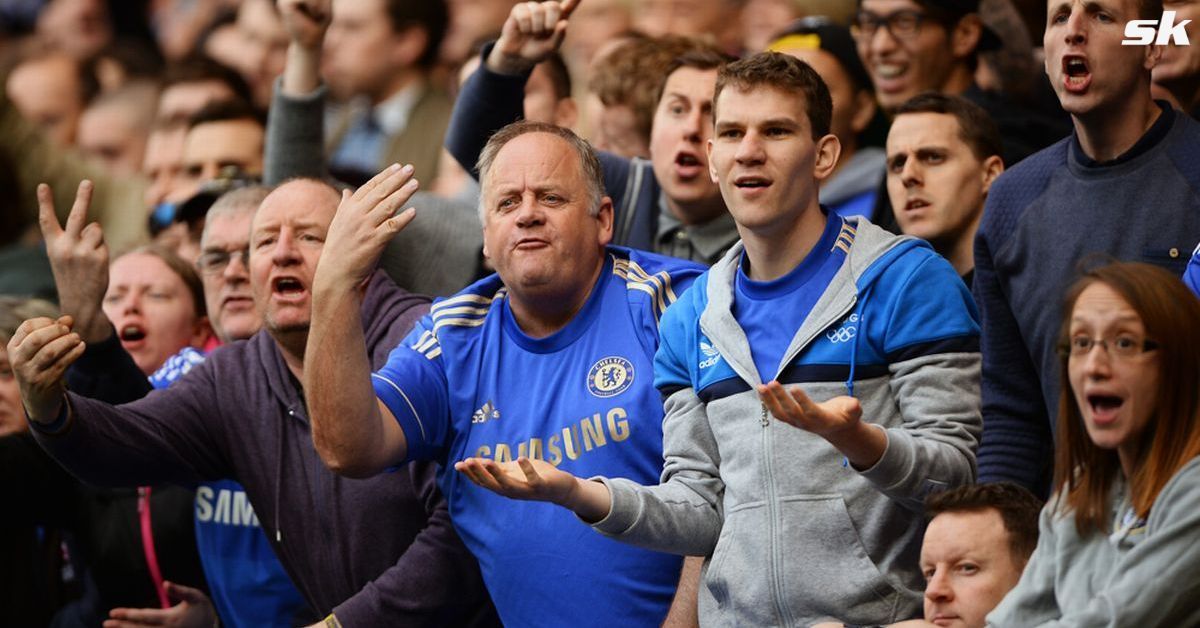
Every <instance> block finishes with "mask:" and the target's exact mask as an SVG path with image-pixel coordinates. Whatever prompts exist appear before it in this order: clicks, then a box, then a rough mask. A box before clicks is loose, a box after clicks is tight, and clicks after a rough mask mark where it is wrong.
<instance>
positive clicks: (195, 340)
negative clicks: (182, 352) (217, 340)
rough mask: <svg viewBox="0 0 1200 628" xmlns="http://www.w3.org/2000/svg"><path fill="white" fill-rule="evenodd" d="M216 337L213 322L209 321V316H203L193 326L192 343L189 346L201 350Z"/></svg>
mask: <svg viewBox="0 0 1200 628" xmlns="http://www.w3.org/2000/svg"><path fill="white" fill-rule="evenodd" d="M214 335H216V332H215V331H214V330H213V326H212V322H211V321H209V320H208V317H207V316H201V317H200V318H198V319H196V322H195V324H193V325H192V341H191V342H190V343H189V344H190V345H191V346H192V347H193V348H195V349H199V348H201V347H203V346H204V345H206V344H208V339H209V338H212V337H213V336H214Z"/></svg>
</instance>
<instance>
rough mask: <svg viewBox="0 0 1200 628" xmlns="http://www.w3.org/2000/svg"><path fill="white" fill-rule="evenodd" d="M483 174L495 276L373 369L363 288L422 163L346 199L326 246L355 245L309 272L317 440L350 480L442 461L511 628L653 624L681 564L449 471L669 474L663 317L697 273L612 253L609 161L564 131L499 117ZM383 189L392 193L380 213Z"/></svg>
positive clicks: (663, 611)
mask: <svg viewBox="0 0 1200 628" xmlns="http://www.w3.org/2000/svg"><path fill="white" fill-rule="evenodd" d="M479 169H480V173H481V175H480V181H481V182H482V188H483V189H482V196H481V204H480V214H481V218H482V221H483V240H484V255H485V256H487V258H488V259H490V260H491V262H492V264H493V265H494V266H495V268H496V271H497V274H495V275H492V276H490V277H487V278H485V279H482V280H480V281H479V282H476V283H475V284H473V285H471V286H469V287H467V288H466V289H465V290H463V291H462V292H460V293H458V294H457V295H456V296H453V297H451V298H449V299H444V300H440V301H438V302H436V303H435V304H434V306H433V308H432V310H431V313H430V315H428V316H425V317H424V318H423V319H422V320H421V321H420V322H419V323H418V324H417V325H416V327H415V328H414V329H413V331H412V332H411V333H409V335H408V337H407V338H406V339H405V340H404V342H402V343H401V344H400V346H399V347H397V348H396V349H395V350H394V351H393V352H392V354H391V355H390V356H389V358H388V361H387V364H386V365H385V366H384V367H383V368H382V369H380V370H379V371H377V372H376V373H371V370H370V367H369V365H368V361H367V359H366V358H367V356H366V354H365V353H364V351H363V342H362V328H361V327H360V326H359V325H355V324H353V323H352V321H355V320H357V319H356V318H355V316H356V314H355V313H356V312H357V310H358V308H359V302H360V300H361V294H360V292H359V290H358V288H357V286H359V285H361V284H362V282H363V281H364V280H365V279H366V278H367V277H368V276H369V275H370V272H371V269H372V268H373V267H374V263H375V259H376V258H377V257H378V256H379V254H380V252H381V251H382V249H383V246H384V245H385V243H386V242H387V241H388V240H390V239H391V237H392V236H393V235H394V234H395V233H396V232H397V231H399V230H400V229H402V228H403V227H404V225H405V224H407V222H408V221H409V220H410V219H411V217H412V212H411V210H410V211H406V212H404V213H401V214H397V213H396V211H397V210H398V209H399V208H401V207H403V206H404V204H405V203H407V202H408V197H409V196H410V195H411V194H412V191H413V190H414V189H415V187H416V186H415V185H412V184H411V183H405V181H406V180H407V179H408V178H409V173H411V169H410V168H405V169H401V168H399V167H398V166H395V167H393V169H391V170H390V171H387V172H384V173H382V174H381V175H379V176H378V177H376V179H374V180H373V181H372V182H371V183H368V184H367V185H366V186H364V187H363V188H362V189H360V190H359V191H358V192H357V193H356V194H355V195H354V196H352V197H349V198H348V199H347V200H344V201H343V203H342V206H341V207H340V208H339V210H338V214H337V216H336V217H335V218H334V222H333V224H332V225H331V226H330V231H329V236H328V239H327V240H326V246H328V247H330V248H332V249H333V250H337V251H341V252H344V254H342V255H338V256H337V257H330V258H327V259H325V260H322V263H321V265H320V267H319V268H318V269H317V274H316V276H315V278H314V280H313V317H312V325H311V329H310V333H309V339H308V340H309V342H308V349H307V351H306V352H305V369H304V373H305V379H304V389H305V392H306V394H307V401H308V407H309V412H310V418H311V420H312V427H313V441H314V443H315V445H316V447H317V451H318V452H319V453H320V454H321V457H322V458H323V459H324V460H325V462H326V464H328V465H329V466H330V467H331V468H332V469H333V470H335V471H336V472H338V473H341V474H344V475H349V476H352V477H368V476H371V475H374V474H376V473H379V472H381V471H384V470H385V469H388V468H389V467H391V466H393V465H396V464H401V463H403V462H406V461H413V460H436V461H437V462H439V463H440V469H439V472H438V483H439V485H440V486H441V488H442V492H443V494H445V495H446V496H447V499H448V501H449V505H450V512H451V516H452V520H453V521H454V523H455V527H456V528H457V529H458V531H459V534H460V535H461V536H462V538H463V540H464V541H465V542H466V544H467V547H468V548H470V549H471V551H472V552H474V553H475V556H476V557H477V558H478V559H479V562H480V566H481V568H482V570H483V574H484V580H485V582H486V583H487V586H488V590H489V592H490V593H491V596H492V600H493V602H494V603H495V604H496V608H497V610H498V611H499V613H500V618H501V620H502V621H503V622H504V624H505V625H514V626H529V625H550V626H557V625H568V624H569V625H575V626H611V625H657V624H659V623H660V622H662V620H663V618H664V617H665V616H667V614H668V605H669V604H670V603H671V599H672V595H673V594H674V593H675V591H676V581H677V579H678V577H679V573H680V564H681V563H680V559H679V558H678V557H671V556H668V555H666V554H661V553H656V552H650V551H647V550H643V549H639V548H634V547H629V546H624V545H621V544H618V543H615V542H613V541H611V540H609V539H605V538H602V537H599V536H597V535H590V536H589V535H587V534H586V529H585V527H584V526H583V524H582V523H580V522H579V521H578V520H576V519H575V518H574V517H572V516H570V514H569V513H566V512H565V511H561V510H559V511H556V510H555V509H554V508H553V507H550V506H549V505H548V504H533V503H516V502H511V501H503V500H501V499H498V498H497V497H496V496H495V495H492V494H490V493H488V492H487V491H485V490H482V489H480V488H478V487H476V486H474V485H472V484H471V483H470V482H468V481H466V480H465V479H464V478H462V476H461V475H460V474H457V473H455V472H454V468H453V463H454V462H455V461H457V460H461V459H462V458H465V457H468V456H487V457H489V458H494V459H496V460H501V461H507V460H514V459H518V458H537V459H541V460H545V461H546V462H548V463H550V464H554V465H561V466H562V467H563V468H564V469H570V470H571V471H572V472H573V473H577V474H580V475H584V476H588V475H594V474H599V473H605V472H610V473H615V474H617V475H621V476H624V477H640V478H643V479H644V480H651V481H654V480H656V479H657V478H658V476H659V474H660V473H661V472H662V403H661V402H660V401H659V397H658V394H657V393H656V392H655V390H654V387H653V385H652V384H653V381H652V379H653V378H652V373H653V367H652V363H653V358H654V352H655V350H656V349H657V347H658V318H659V316H660V315H661V314H662V311H663V309H665V308H666V306H668V305H669V304H670V303H672V302H673V301H674V300H675V297H676V295H677V294H679V293H681V292H682V291H683V290H684V289H686V288H687V286H688V285H690V284H691V282H692V280H694V279H695V277H696V276H697V275H698V274H699V273H700V271H701V267H700V266H698V265H696V264H693V263H690V262H685V261H681V260H676V259H672V258H667V257H662V256H658V255H653V254H649V253H644V252H641V251H636V250H630V249H625V248H621V247H616V246H610V242H611V241H612V224H613V206H612V200H611V199H609V198H608V197H607V196H604V195H603V194H602V193H601V190H602V179H601V175H600V168H599V163H598V162H597V159H596V156H595V153H594V152H593V151H592V149H591V148H590V147H589V146H588V145H587V144H586V143H585V142H583V141H582V140H580V139H579V138H578V137H576V136H575V135H574V133H572V132H571V131H569V130H567V129H562V128H559V127H555V126H552V125H547V124H540V123H536V122H518V123H515V124H512V125H509V126H507V127H504V128H503V129H501V130H500V131H498V132H497V133H496V134H495V135H494V136H493V137H492V138H491V140H489V142H488V144H487V146H486V147H485V148H484V150H483V151H482V153H481V157H480V160H479ZM380 198H389V199H392V200H391V201H389V202H388V203H386V205H384V206H383V209H380V206H381V204H380V203H379V202H378V201H377V200H375V199H380ZM348 323H350V324H348ZM531 560H532V561H535V562H536V563H537V564H540V565H551V566H552V567H551V569H552V570H553V572H554V574H555V577H554V578H551V579H547V578H545V572H543V571H542V570H539V569H530V565H531ZM547 580H549V582H548V581H547ZM680 591H681V592H686V589H685V588H684V587H680ZM693 604H694V603H693ZM692 610H693V612H694V608H693V609H692Z"/></svg>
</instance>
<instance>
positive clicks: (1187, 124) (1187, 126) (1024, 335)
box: [974, 103, 1200, 496]
mask: <svg viewBox="0 0 1200 628" xmlns="http://www.w3.org/2000/svg"><path fill="white" fill-rule="evenodd" d="M1164 104H1165V103H1160V106H1162V105H1164ZM1198 241H1200V124H1197V123H1196V122H1195V121H1193V120H1192V119H1190V118H1188V117H1187V116H1183V115H1176V114H1175V112H1173V111H1172V110H1171V109H1170V108H1169V107H1165V106H1164V107H1163V114H1162V115H1161V116H1160V117H1159V119H1158V120H1157V121H1156V122H1155V123H1154V125H1153V126H1152V127H1151V129H1150V130H1149V131H1147V132H1146V134H1145V136H1143V137H1142V139H1141V140H1139V141H1138V143H1137V144H1135V145H1134V147H1133V148H1131V149H1130V150H1129V151H1128V152H1126V153H1125V154H1124V155H1122V156H1120V157H1118V158H1117V159H1115V160H1114V161H1112V162H1107V163H1103V164H1100V163H1096V162H1094V161H1092V160H1090V159H1089V158H1088V157H1087V155H1085V154H1084V153H1083V151H1082V149H1081V148H1080V145H1079V140H1078V138H1077V137H1076V136H1075V135H1074V134H1072V135H1071V136H1070V137H1068V138H1066V139H1064V140H1062V141H1060V142H1058V143H1057V144H1054V145H1053V146H1050V147H1049V148H1047V149H1045V150H1043V151H1041V152H1038V153H1036V154H1034V155H1032V156H1030V157H1029V158H1027V159H1025V160H1024V161H1022V162H1021V163H1019V164H1017V165H1016V166H1015V167H1013V168H1012V169H1011V170H1008V171H1006V172H1005V173H1004V174H1003V175H1001V176H1000V177H999V178H998V179H997V180H996V182H995V184H993V186H992V189H991V191H990V193H989V194H988V199H987V204H986V206H985V208H984V216H983V222H982V224H981V225H980V228H979V233H978V235H977V236H976V239H975V285H974V291H975V298H976V300H977V301H978V303H979V309H980V314H981V317H982V323H983V337H982V350H983V419H984V422H983V426H984V427H983V442H982V443H981V445H980V447H979V480H980V481H981V482H986V481H1001V480H1010V481H1014V482H1018V483H1020V484H1022V485H1024V486H1026V487H1028V488H1030V489H1032V490H1034V491H1035V492H1040V493H1042V495H1043V496H1044V495H1045V494H1046V492H1047V489H1048V487H1049V480H1050V477H1051V473H1052V466H1053V451H1054V439H1053V435H1054V431H1055V426H1054V422H1053V421H1052V419H1053V418H1054V417H1056V416H1057V414H1058V396H1059V377H1060V375H1059V370H1060V368H1059V364H1058V356H1057V353H1056V351H1055V345H1056V343H1057V341H1058V336H1059V327H1060V324H1061V322H1062V300H1063V295H1064V293H1065V291H1066V289H1067V287H1068V286H1070V284H1071V283H1072V282H1073V281H1074V279H1075V278H1076V277H1077V276H1078V268H1079V266H1080V264H1081V263H1082V264H1093V265H1094V264H1096V263H1098V262H1101V261H1105V260H1111V259H1120V260H1131V261H1144V262H1150V263H1153V264H1158V265H1160V266H1163V267H1166V268H1167V269H1169V270H1170V271H1171V272H1173V273H1175V274H1182V273H1183V270H1184V267H1185V265H1186V263H1187V261H1188V257H1189V255H1188V254H1189V252H1190V251H1191V250H1192V247H1194V246H1195V245H1196V242H1198Z"/></svg>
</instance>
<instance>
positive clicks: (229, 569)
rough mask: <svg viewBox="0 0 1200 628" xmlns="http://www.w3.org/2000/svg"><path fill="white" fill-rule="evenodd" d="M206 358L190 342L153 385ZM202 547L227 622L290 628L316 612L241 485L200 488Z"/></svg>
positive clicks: (161, 385) (168, 381)
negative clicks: (285, 566) (282, 561)
mask: <svg viewBox="0 0 1200 628" xmlns="http://www.w3.org/2000/svg"><path fill="white" fill-rule="evenodd" d="M203 361H204V354H202V353H200V352H199V351H196V350H195V349H193V348H191V347H185V348H184V349H183V350H182V351H180V352H179V353H177V354H175V355H173V356H171V357H170V358H168V359H167V361H166V362H164V363H163V365H162V366H161V367H159V369H158V371H156V372H155V373H154V374H153V375H151V376H150V385H152V386H154V387H155V388H167V387H169V386H170V385H171V384H174V383H175V382H176V381H178V380H179V378H181V377H183V376H184V375H186V374H187V372H188V371H190V370H192V368H193V367H195V366H197V365H199V364H200V363H201V362H203ZM196 549H197V551H198V552H199V554H200V564H201V565H203V567H204V576H205V578H207V579H208V589H209V595H210V596H211V597H212V602H213V606H215V607H216V609H217V615H218V616H219V617H220V618H221V624H222V625H224V626H247V627H251V626H253V627H258V626H278V627H279V628H287V627H289V626H295V625H296V619H297V618H299V617H306V616H309V615H311V614H312V613H311V612H310V611H309V610H308V605H307V604H306V603H305V601H304V598H303V597H301V596H300V592H299V591H297V590H296V586H295V585H294V584H292V581H291V579H290V578H288V575H287V573H285V572H284V571H283V565H280V564H279V559H278V558H277V557H276V556H275V552H274V551H273V550H272V549H271V545H270V542H269V541H268V540H267V535H266V534H265V533H264V532H263V530H262V528H261V527H259V525H258V517H257V516H256V515H255V514H254V508H252V507H251V506H250V500H249V499H248V498H247V497H246V491H244V490H243V489H242V485H241V484H238V483H237V482H234V481H233V480H220V481H217V482H205V483H203V484H201V485H200V486H198V487H197V488H196Z"/></svg>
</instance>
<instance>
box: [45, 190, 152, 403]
mask: <svg viewBox="0 0 1200 628" xmlns="http://www.w3.org/2000/svg"><path fill="white" fill-rule="evenodd" d="M92 191H93V185H92V182H91V181H87V180H85V181H83V182H82V183H80V184H79V188H78V190H77V191H76V194H75V202H74V204H73V205H72V206H71V211H70V213H69V214H68V215H67V222H66V226H65V227H64V226H60V225H59V223H58V215H57V212H56V211H55V209H54V195H53V191H52V190H51V189H50V186H48V185H46V184H44V183H43V184H42V185H39V186H38V190H37V195H38V223H39V226H40V227H41V230H42V238H43V239H44V240H45V241H46V254H47V256H48V257H49V258H50V269H51V271H52V272H53V273H54V283H55V285H56V287H57V289H58V300H59V303H60V304H61V306H62V312H63V314H67V315H69V316H71V318H72V319H73V320H74V328H73V331H74V332H75V333H77V334H79V336H80V338H81V339H82V340H83V342H84V343H85V344H86V345H87V349H86V350H85V351H84V353H83V355H82V356H80V358H79V360H78V361H77V362H76V363H75V364H74V365H73V366H72V367H71V368H70V369H69V370H68V371H67V375H66V377H67V383H68V385H69V387H70V389H71V390H73V391H75V392H77V393H80V394H82V395H84V396H86V397H91V398H93V399H100V400H101V401H106V402H108V403H126V402H129V401H134V400H136V399H141V398H142V397H145V396H146V394H147V393H149V392H150V390H151V389H152V388H151V386H150V382H149V381H147V380H146V376H145V375H144V374H143V373H142V371H141V369H139V368H138V367H137V364H135V363H134V361H133V358H131V357H130V356H129V354H128V353H126V352H125V349H124V348H122V347H121V343H120V341H119V339H118V338H117V335H116V334H115V333H114V332H113V328H112V323H111V322H110V321H109V320H108V317H107V316H106V315H105V314H104V310H103V309H101V305H102V301H103V299H104V291H105V290H106V289H107V287H108V246H107V245H106V244H105V242H104V233H103V230H102V229H101V227H100V225H99V224H98V223H94V222H93V223H88V222H87V214H88V210H89V208H90V207H91V201H92Z"/></svg>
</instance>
